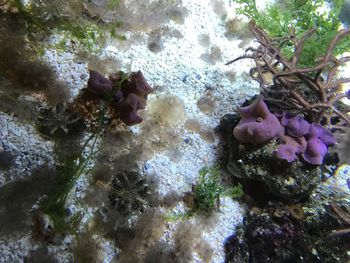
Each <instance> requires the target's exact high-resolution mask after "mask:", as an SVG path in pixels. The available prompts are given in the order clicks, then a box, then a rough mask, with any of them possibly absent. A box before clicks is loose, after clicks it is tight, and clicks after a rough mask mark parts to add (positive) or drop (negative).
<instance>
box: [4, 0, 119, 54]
mask: <svg viewBox="0 0 350 263" xmlns="http://www.w3.org/2000/svg"><path fill="white" fill-rule="evenodd" d="M10 3H11V4H12V6H14V7H16V9H17V10H18V15H17V16H18V18H19V19H20V20H22V21H23V22H24V24H25V26H26V28H27V29H28V30H27V32H28V35H31V36H32V37H31V38H33V39H35V36H36V35H38V34H39V35H44V36H49V35H51V34H52V33H56V34H58V35H62V38H61V40H60V41H59V42H58V43H56V44H54V45H48V44H46V43H41V45H43V46H38V45H39V43H37V46H34V47H36V49H37V50H38V53H39V54H43V53H44V51H45V49H48V48H56V49H58V50H66V49H67V47H68V45H67V43H73V44H74V43H75V44H77V46H78V48H79V49H80V50H81V51H82V52H83V53H90V54H91V53H94V54H99V53H100V52H101V50H102V47H103V46H104V44H105V42H106V40H107V38H108V37H112V38H115V39H118V40H125V36H124V35H121V34H118V32H117V29H118V28H120V26H121V23H120V22H119V21H112V22H110V23H104V22H102V21H101V18H100V19H92V18H85V17H83V16H81V15H80V13H81V12H76V14H74V13H72V14H69V15H67V14H62V10H61V9H62V8H60V6H59V2H58V1H52V2H48V3H46V2H43V1H38V0H34V1H33V2H32V3H31V4H30V5H25V4H24V3H23V2H22V1H21V0H10ZM118 3H119V0H109V2H108V4H107V10H109V9H113V8H114V7H116V6H117V5H118ZM66 4H67V3H66ZM68 5H69V3H68Z"/></svg>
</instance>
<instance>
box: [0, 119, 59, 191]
mask: <svg viewBox="0 0 350 263" xmlns="http://www.w3.org/2000/svg"><path fill="white" fill-rule="evenodd" d="M0 127H1V129H0V153H1V154H0V156H2V158H1V157H0V158H1V159H0V162H1V163H2V165H1V166H0V185H1V184H4V183H6V182H9V181H12V180H15V179H19V178H23V177H26V176H28V175H30V173H31V170H32V169H34V168H36V167H39V166H42V165H48V166H50V165H53V164H54V158H55V156H54V153H53V143H52V142H50V141H47V140H44V139H43V138H42V137H41V136H40V135H39V134H38V132H37V131H36V130H35V129H34V127H33V126H32V125H30V124H29V123H25V122H22V121H19V120H18V119H17V118H15V117H12V116H9V115H7V114H4V113H0Z"/></svg>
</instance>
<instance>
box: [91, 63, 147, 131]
mask: <svg viewBox="0 0 350 263" xmlns="http://www.w3.org/2000/svg"><path fill="white" fill-rule="evenodd" d="M124 77H125V76H124V75H123V74H122V73H116V74H113V75H111V76H110V79H107V78H105V77H103V76H102V75H101V74H100V73H98V72H97V71H94V70H91V71H90V78H89V81H88V89H89V90H90V91H92V92H93V93H95V94H97V95H99V96H108V95H111V96H112V106H113V107H114V108H115V110H116V111H117V112H118V114H119V118H120V119H121V120H122V121H123V122H124V123H125V124H126V125H129V126H131V125H135V124H138V123H140V122H141V121H142V118H141V116H139V115H138V113H137V112H138V110H142V109H144V108H145V107H146V101H147V97H148V94H150V93H152V92H153V89H152V88H151V86H150V85H149V84H148V83H147V81H146V79H145V77H144V76H143V74H142V72H141V71H138V72H132V73H131V74H130V76H129V77H128V78H125V79H124Z"/></svg>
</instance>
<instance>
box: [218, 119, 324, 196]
mask: <svg viewBox="0 0 350 263" xmlns="http://www.w3.org/2000/svg"><path fill="white" fill-rule="evenodd" d="M238 122H239V117H238V116H237V115H232V114H227V115H225V116H224V117H223V118H222V119H221V122H220V131H221V132H222V136H223V139H224V142H225V143H227V151H228V153H227V154H225V155H228V156H229V157H228V159H227V169H228V170H229V172H230V173H231V174H232V175H233V176H234V177H236V178H239V179H243V180H246V179H248V180H249V181H255V182H259V183H260V185H261V186H262V188H263V189H264V191H265V192H267V193H270V194H273V195H274V196H276V197H279V198H281V199H284V200H289V201H291V200H300V199H302V198H304V197H305V196H307V195H309V193H310V192H311V191H312V190H313V189H314V188H315V187H316V186H317V185H318V184H319V183H320V182H321V169H320V167H319V166H314V165H310V164H308V163H306V162H303V161H302V160H299V159H297V160H295V161H294V162H291V163H289V165H287V164H288V163H286V161H285V160H282V159H280V158H279V157H277V155H276V149H278V145H281V141H280V139H273V140H271V141H270V142H268V143H265V144H264V145H262V146H261V145H254V144H245V145H242V144H240V142H239V141H238V140H237V139H236V138H235V136H234V135H233V134H232V130H233V128H234V127H235V126H236V125H237V124H238ZM301 144H303V143H301ZM294 147H295V146H294ZM294 151H296V149H295V148H294ZM295 153H296V152H294V153H293V152H292V153H289V154H290V155H292V157H293V154H295ZM286 154H287V153H286ZM288 158H290V157H288Z"/></svg>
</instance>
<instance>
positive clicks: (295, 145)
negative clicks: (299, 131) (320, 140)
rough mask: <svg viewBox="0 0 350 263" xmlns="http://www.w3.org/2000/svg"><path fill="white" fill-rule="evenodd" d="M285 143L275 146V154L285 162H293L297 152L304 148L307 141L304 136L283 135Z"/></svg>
mask: <svg viewBox="0 0 350 263" xmlns="http://www.w3.org/2000/svg"><path fill="white" fill-rule="evenodd" d="M283 140H284V142H285V144H281V145H279V146H278V147H277V150H276V154H277V156H278V157H279V158H280V159H283V160H286V161H287V162H289V163H290V162H293V161H294V160H295V159H296V158H297V154H300V153H303V152H305V150H306V147H307V142H306V140H305V138H304V137H298V138H295V137H291V136H288V135H285V136H283Z"/></svg>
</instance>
